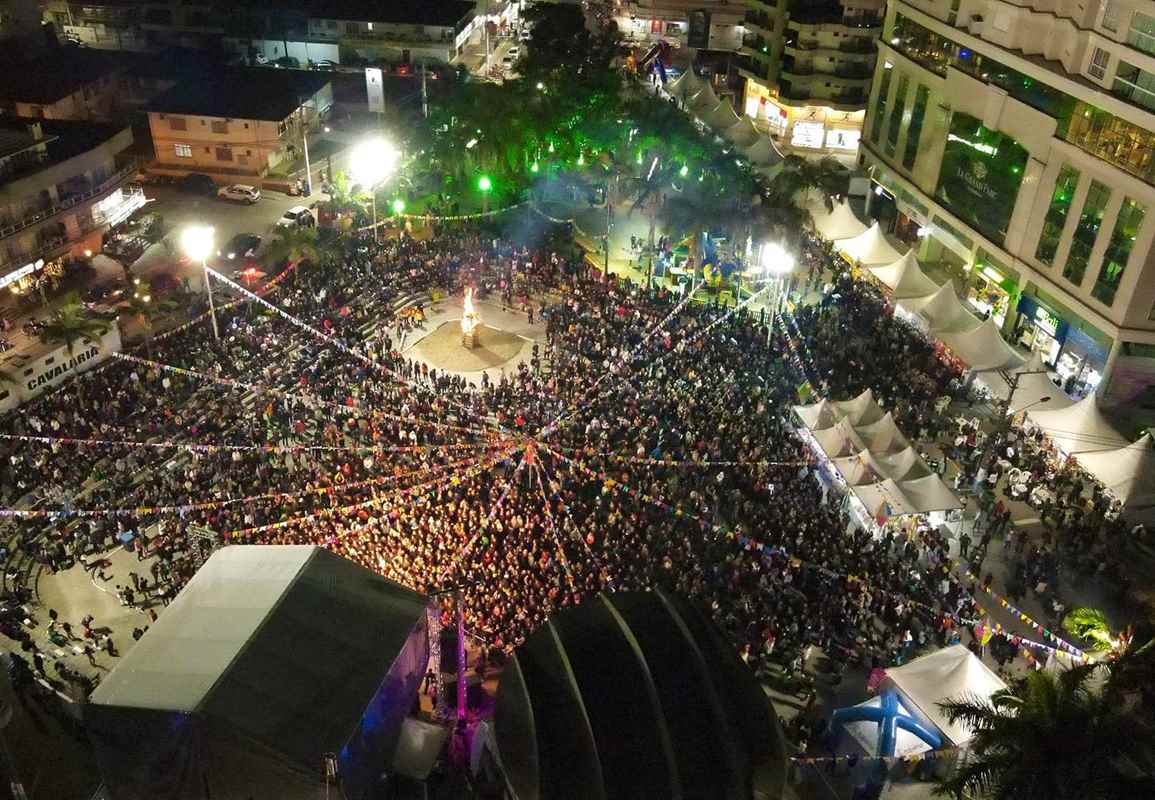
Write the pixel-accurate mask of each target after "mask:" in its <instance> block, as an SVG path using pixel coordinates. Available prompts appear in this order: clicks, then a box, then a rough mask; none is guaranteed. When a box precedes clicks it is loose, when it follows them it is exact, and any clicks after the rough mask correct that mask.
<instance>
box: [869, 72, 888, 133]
mask: <svg viewBox="0 0 1155 800" xmlns="http://www.w3.org/2000/svg"><path fill="white" fill-rule="evenodd" d="M893 67H894V65H893V64H891V63H890V62H889V61H888V62H886V64H884V65H883V70H882V83H880V84H879V85H878V99H877V100H876V101H875V103H874V122H873V124H872V125H871V127H870V138H871V139H873V140H874V141H876V142H877V141H878V137H880V136H882V121H883V120H884V119H885V118H886V95H887V94H888V93H889V92H890V81H891V78H893V77H894V69H893Z"/></svg>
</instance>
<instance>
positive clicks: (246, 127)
mask: <svg viewBox="0 0 1155 800" xmlns="http://www.w3.org/2000/svg"><path fill="white" fill-rule="evenodd" d="M244 125H245V130H246V131H247V130H248V129H249V123H247V122H246V123H245V124H244Z"/></svg>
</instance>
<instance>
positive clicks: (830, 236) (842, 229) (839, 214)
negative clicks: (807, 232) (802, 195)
mask: <svg viewBox="0 0 1155 800" xmlns="http://www.w3.org/2000/svg"><path fill="white" fill-rule="evenodd" d="M810 215H811V217H813V218H814V230H816V231H817V232H818V235H819V236H821V237H822V238H823V239H827V240H829V241H835V240H838V239H853V238H854V237H855V236H858V235H859V234H862V233H865V232H866V226H865V225H863V224H862V222H861V221H859V219H858V217H856V216H854V212H853V211H851V210H850V203H849V202H847V201H846V200H843V201H842V202H841V203H835V204H834V210H833V211H827V210H826V203H824V202H822V201H821V200H819V201H818V202H816V203H811V204H810Z"/></svg>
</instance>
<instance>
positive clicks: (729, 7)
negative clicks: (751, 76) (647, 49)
mask: <svg viewBox="0 0 1155 800" xmlns="http://www.w3.org/2000/svg"><path fill="white" fill-rule="evenodd" d="M744 12H745V10H744V9H743V8H742V6H740V5H739V4H737V3H735V4H729V3H727V2H725V1H724V0H626V1H625V2H615V3H614V12H613V14H614V21H615V22H616V23H617V25H618V30H620V31H621V32H622V37H623V38H624V39H625V40H626V42H628V43H632V44H636V45H643V44H655V43H657V42H668V43H669V44H670V45H672V46H674V47H691V48H694V49H697V50H723V51H731V52H736V51H737V50H738V49H739V48H741V46H742V33H743V28H742V25H743V19H744V16H745V13H744Z"/></svg>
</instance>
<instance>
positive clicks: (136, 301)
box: [124, 281, 177, 358]
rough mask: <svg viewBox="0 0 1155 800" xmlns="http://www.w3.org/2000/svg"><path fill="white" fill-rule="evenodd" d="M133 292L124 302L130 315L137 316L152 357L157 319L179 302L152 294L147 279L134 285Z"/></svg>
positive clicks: (145, 347)
mask: <svg viewBox="0 0 1155 800" xmlns="http://www.w3.org/2000/svg"><path fill="white" fill-rule="evenodd" d="M133 289H134V290H133V293H132V295H130V296H129V298H128V299H127V300H126V301H125V302H124V307H125V310H126V311H127V312H128V315H129V316H131V317H134V318H136V320H137V322H139V323H140V327H141V330H143V331H144V349H145V352H146V353H148V357H149V358H152V337H153V333H154V330H155V325H154V323H155V321H156V320H157V319H159V318H160V317H162V316H164V315H166V314H170V313H172V312H173V311H175V310H176V308H177V303H176V302H174V301H173V300H171V299H168V298H165V299H161V298H159V297H155V296H153V294H152V287H151V286H149V284H148V282H147V281H139V282H137V283H136V285H135V286H134V287H133Z"/></svg>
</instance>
